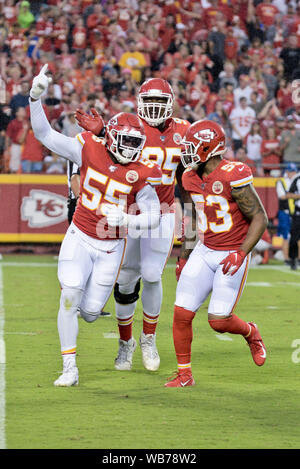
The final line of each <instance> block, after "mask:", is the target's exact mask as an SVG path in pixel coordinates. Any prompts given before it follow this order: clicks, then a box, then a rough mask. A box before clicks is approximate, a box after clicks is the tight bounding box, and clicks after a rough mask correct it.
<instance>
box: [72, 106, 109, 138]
mask: <svg viewBox="0 0 300 469" xmlns="http://www.w3.org/2000/svg"><path fill="white" fill-rule="evenodd" d="M91 113H92V115H90V114H87V113H86V112H83V111H82V110H81V109H77V110H76V113H75V118H76V120H77V122H78V125H80V127H82V128H83V129H85V130H89V131H90V132H93V134H94V135H96V136H97V135H99V134H100V132H101V130H102V129H103V128H104V126H105V123H104V120H103V119H102V117H101V116H100V114H98V112H97V111H96V109H95V108H91Z"/></svg>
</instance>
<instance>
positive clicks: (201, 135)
mask: <svg viewBox="0 0 300 469" xmlns="http://www.w3.org/2000/svg"><path fill="white" fill-rule="evenodd" d="M214 136H215V133H214V132H213V131H212V130H210V129H203V130H199V131H198V132H197V133H196V134H194V137H195V138H196V139H197V140H199V141H200V142H211V140H212V139H213V138H214Z"/></svg>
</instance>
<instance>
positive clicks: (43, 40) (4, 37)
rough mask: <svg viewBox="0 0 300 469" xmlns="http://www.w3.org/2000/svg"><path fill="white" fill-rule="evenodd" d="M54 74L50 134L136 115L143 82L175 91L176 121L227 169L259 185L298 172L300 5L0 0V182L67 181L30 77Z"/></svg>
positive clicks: (48, 102)
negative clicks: (27, 177)
mask: <svg viewBox="0 0 300 469" xmlns="http://www.w3.org/2000/svg"><path fill="white" fill-rule="evenodd" d="M45 63H48V64H49V71H50V72H49V73H50V74H51V75H52V78H53V82H52V85H51V86H50V88H49V92H48V94H47V96H45V97H44V99H43V104H44V108H45V111H46V113H47V116H48V119H49V121H50V122H51V125H52V126H53V127H54V128H55V129H56V130H58V131H60V132H62V133H64V134H66V135H69V136H75V135H76V134H77V133H78V132H79V131H80V130H81V129H80V128H79V127H78V125H77V123H76V121H75V119H74V111H75V110H76V108H77V107H81V108H82V109H83V110H85V111H89V110H90V108H91V107H95V108H96V109H97V110H98V111H99V112H100V113H101V115H102V116H103V117H104V119H105V120H108V119H109V118H110V117H111V116H112V115H113V114H115V113H117V112H119V111H128V112H135V110H136V92H137V90H138V88H139V85H140V84H141V83H142V82H143V81H144V80H145V79H146V78H147V77H162V78H165V79H167V80H168V81H169V82H170V84H171V85H172V87H173V89H174V92H175V95H176V98H177V101H176V109H175V116H176V117H179V118H183V119H187V120H188V121H190V122H193V121H195V120H198V119H201V118H204V117H207V118H209V119H212V120H216V121H217V122H218V123H220V124H222V125H223V127H224V129H225V131H226V134H227V145H228V148H229V150H228V153H227V156H226V157H227V158H229V159H233V160H234V159H237V160H239V161H245V162H247V163H248V164H249V165H250V166H251V168H252V170H253V173H254V175H255V176H269V175H271V176H279V175H280V174H282V172H283V169H284V167H285V165H286V164H287V163H290V162H293V163H295V164H296V165H297V167H298V165H299V166H300V1H297V0H273V1H259V0H210V1H208V0H198V1H192V0H181V1H176V0H165V1H160V0H141V1H138V0H117V1H116V0H68V1H66V0H48V1H43V2H41V1H36V0H31V1H27V0H21V1H15V0H0V69H1V78H0V172H2V173H20V172H22V173H28V172H46V173H56V174H59V173H65V170H66V168H65V161H64V160H63V159H61V158H60V157H59V156H58V155H55V154H49V151H48V150H46V149H45V148H44V147H43V146H42V145H41V144H40V143H39V142H38V141H37V140H36V139H35V137H34V136H33V133H32V130H31V128H30V121H29V110H28V99H29V90H30V87H31V81H32V78H33V77H34V76H35V75H36V74H38V72H39V71H40V69H41V67H42V66H43V64H45Z"/></svg>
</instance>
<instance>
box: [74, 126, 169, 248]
mask: <svg viewBox="0 0 300 469" xmlns="http://www.w3.org/2000/svg"><path fill="white" fill-rule="evenodd" d="M77 138H78V139H79V141H80V143H81V144H82V166H81V168H80V193H81V196H80V199H79V201H78V203H77V208H76V211H75V214H74V218H73V222H74V224H75V225H76V226H77V227H78V228H79V229H80V230H81V231H82V232H83V233H85V234H87V235H88V236H91V237H92V238H97V239H117V238H123V237H124V236H125V235H126V233H125V232H124V230H112V229H111V228H109V227H108V225H107V224H106V220H105V216H104V215H103V213H102V210H101V204H102V203H122V202H124V208H125V211H126V212H128V209H129V208H130V207H131V206H132V205H133V204H135V202H136V199H135V198H136V194H137V193H138V192H139V191H140V190H141V189H143V187H145V186H146V185H147V184H150V185H157V184H160V182H161V171H160V169H159V167H158V166H157V165H156V164H151V163H150V164H149V162H148V161H143V160H140V161H137V162H134V163H129V164H126V165H121V164H114V163H113V162H112V160H111V158H110V156H109V153H108V152H107V149H106V147H105V145H104V143H105V141H104V139H102V138H98V137H95V136H94V135H93V134H92V133H91V132H83V133H82V134H79V135H77ZM120 201H122V202H120ZM114 231H115V233H114Z"/></svg>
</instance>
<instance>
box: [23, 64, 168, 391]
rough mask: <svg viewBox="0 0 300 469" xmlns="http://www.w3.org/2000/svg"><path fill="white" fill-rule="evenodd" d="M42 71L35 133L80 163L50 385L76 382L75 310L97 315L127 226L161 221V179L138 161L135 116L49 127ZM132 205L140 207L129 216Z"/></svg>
mask: <svg viewBox="0 0 300 469" xmlns="http://www.w3.org/2000/svg"><path fill="white" fill-rule="evenodd" d="M46 71H47V66H44V67H43V68H42V70H41V72H40V73H39V75H38V76H37V77H35V78H34V80H33V83H32V88H31V90H30V114H31V123H32V128H33V131H34V134H35V136H36V138H37V139H38V140H40V141H41V142H42V143H43V145H45V146H46V147H47V148H49V149H50V150H52V151H54V152H55V153H57V154H59V155H62V156H64V157H65V158H67V159H69V160H70V161H72V162H73V163H75V164H76V165H77V166H78V167H79V168H80V196H79V200H78V203H77V207H76V211H75V214H74V217H73V222H72V223H71V225H70V227H69V229H68V231H67V233H66V236H65V238H64V240H63V243H62V245H61V249H60V253H59V260H58V278H59V282H60V285H61V299H60V308H59V312H58V321H57V322H58V332H59V338H60V344H61V353H62V357H63V373H62V375H61V376H60V377H59V378H58V379H57V380H56V381H55V382H54V385H55V386H73V385H76V384H78V369H77V366H76V342H77V334H78V318H77V310H78V308H80V315H81V316H82V317H83V318H84V319H85V320H86V321H88V322H93V321H94V320H95V319H96V318H97V317H98V316H99V314H100V311H102V308H103V307H104V305H105V303H106V302H107V300H108V298H109V296H110V294H111V292H112V290H113V287H114V284H115V282H116V280H117V277H118V274H119V270H120V267H121V264H122V260H123V256H124V252H125V246H126V235H127V230H130V229H146V228H148V227H149V226H157V225H158V224H159V219H160V205H159V200H158V197H157V194H156V191H155V189H154V187H152V186H154V185H155V184H159V183H160V182H161V170H160V168H159V166H158V165H157V164H155V163H152V162H149V161H146V162H145V161H144V160H143V161H141V160H140V154H141V151H142V149H143V146H144V143H145V134H144V128H143V125H142V123H141V122H140V120H139V119H138V118H137V117H136V116H134V115H133V114H129V113H119V114H117V115H116V116H114V117H113V118H112V119H111V120H110V121H109V122H108V124H107V127H106V130H105V138H98V137H96V136H95V135H94V134H93V133H91V132H83V133H81V134H78V135H77V136H76V137H75V138H70V137H66V136H65V135H62V134H60V133H59V132H56V131H55V130H53V129H52V127H51V126H50V124H49V122H48V120H47V118H46V116H45V113H44V110H43V107H42V103H41V99H40V97H41V95H42V94H43V92H44V91H45V90H46V89H47V87H48V84H49V78H48V77H47V75H46ZM135 206H136V208H135ZM133 208H135V212H136V210H137V209H138V210H139V211H140V213H139V214H138V215H135V214H133V213H132V210H133ZM128 212H129V213H128ZM130 212H131V213H130Z"/></svg>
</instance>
